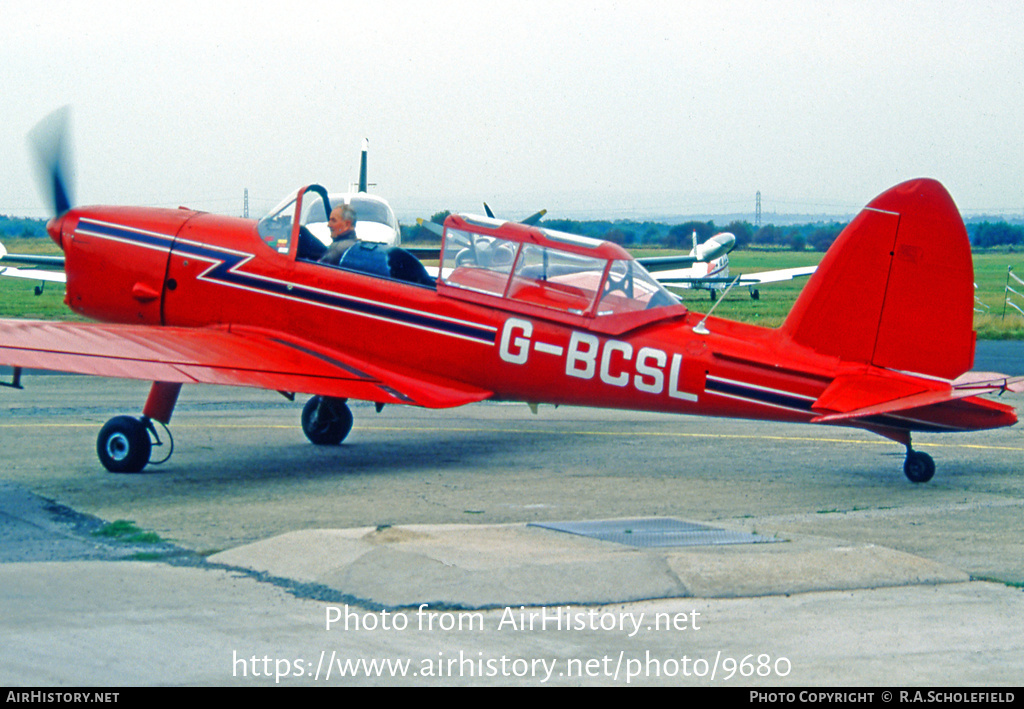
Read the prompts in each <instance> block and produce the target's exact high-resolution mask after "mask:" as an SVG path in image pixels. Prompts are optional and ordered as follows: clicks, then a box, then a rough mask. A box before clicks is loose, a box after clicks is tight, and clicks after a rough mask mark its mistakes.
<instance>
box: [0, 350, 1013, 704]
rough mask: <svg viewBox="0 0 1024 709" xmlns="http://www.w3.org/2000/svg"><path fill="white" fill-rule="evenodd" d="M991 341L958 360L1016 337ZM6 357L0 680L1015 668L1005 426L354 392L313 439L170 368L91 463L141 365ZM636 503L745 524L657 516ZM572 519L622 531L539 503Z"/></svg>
mask: <svg viewBox="0 0 1024 709" xmlns="http://www.w3.org/2000/svg"><path fill="white" fill-rule="evenodd" d="M1014 344H1016V343H1014ZM993 350H998V352H996V353H995V354H989V353H985V354H984V356H983V355H982V353H979V357H978V361H977V362H976V366H975V369H978V370H982V369H984V370H991V371H996V370H1002V371H1004V372H1006V373H1015V372H1014V371H1012V368H1013V367H1017V368H1019V367H1020V364H1018V363H1020V362H1024V358H1021V357H1020V356H1019V354H1021V349H1020V347H1019V345H1017V349H1016V350H1015V349H1014V348H1013V347H1012V346H1011V347H1003V346H1000V347H999V348H993ZM989 356H991V357H996V358H1002V359H1001V361H999V360H994V365H993V366H990V365H989V363H988V362H987V361H986V357H989ZM1000 365H1001V366H1000ZM23 384H24V385H25V387H26V388H25V390H24V391H14V390H6V389H5V390H0V465H2V470H3V474H2V475H0V477H2V478H3V482H0V539H2V540H3V541H2V543H0V607H2V608H3V610H4V613H3V616H2V618H0V634H2V637H3V638H4V642H3V643H2V644H0V683H3V684H6V685H9V686H38V685H45V686H72V685H88V686H134V685H239V686H250V685H264V684H267V685H274V684H278V685H324V686H349V685H400V684H405V685H409V684H414V685H476V684H490V685H516V684H521V685H543V684H557V685H624V684H626V683H629V684H645V685H655V684H656V685H693V686H782V685H790V686H794V685H799V686H836V685H850V686H876V687H882V686H926V685H928V686H959V685H972V686H1014V685H1018V684H1019V682H1020V677H1021V673H1022V671H1024V637H1022V635H1021V633H1020V618H1022V617H1024V592H1022V586H1024V545H1022V544H1021V541H1020V540H1021V539H1022V536H1024V515H1022V507H1024V479H1022V476H1021V475H1020V471H1021V465H1020V461H1021V456H1022V453H1024V439H1022V436H1021V431H1022V429H1020V427H1019V426H1018V427H1014V428H1012V429H1004V430H1000V431H988V432H979V433H972V434H953V435H949V436H942V435H917V436H915V440H914V444H915V448H917V449H920V450H923V451H926V452H928V453H930V454H931V455H932V456H933V457H934V458H935V460H936V464H937V472H936V476H935V478H934V479H933V480H932V481H931V482H930V483H928V484H925V485H914V484H912V483H910V482H908V481H907V480H906V479H905V478H904V476H903V474H902V463H903V449H902V448H901V447H900V446H897V445H895V444H893V443H891V442H888V441H886V440H884V439H882V438H879V437H876V436H873V435H872V434H869V433H866V432H862V431H857V430H848V429H843V428H828V427H814V426H791V425H783V424H762V423H757V422H747V421H732V420H715V419H706V418H683V417H673V416H663V415H653V414H638V413H633V412H617V411H606V410H584V409H573V408H559V409H554V408H552V407H541V409H540V411H539V413H538V414H537V415H533V414H532V413H531V412H530V411H529V409H528V408H527V407H526V406H523V405H516V406H513V405H502V404H493V403H490V404H480V405H474V406H468V407H464V408H462V409H456V410H451V411H426V410H421V409H412V408H405V407H388V408H385V409H384V411H383V412H381V413H380V414H377V413H376V412H374V410H373V407H372V406H371V405H356V406H354V407H353V410H354V413H355V417H356V424H355V428H354V430H353V432H352V434H351V435H350V437H349V439H348V440H347V441H346V443H345V444H344V445H343V446H340V447H334V448H320V447H314V446H311V445H309V444H308V443H306V442H305V438H304V437H303V435H302V432H301V430H300V429H299V426H298V415H299V410H300V408H301V402H294V403H292V402H288V401H286V400H285V399H283V398H280V397H276V395H274V394H272V393H268V392H261V391H256V390H241V389H227V388H216V387H192V388H185V389H184V390H183V392H182V397H181V400H180V402H179V404H178V407H177V409H176V411H175V414H174V420H173V421H172V423H171V431H172V433H173V435H174V437H175V445H176V449H175V451H174V454H173V456H172V457H171V458H170V460H169V461H168V462H167V463H166V464H164V465H161V466H155V467H152V468H150V469H148V470H150V472H147V473H145V474H141V475H112V474H109V473H106V472H105V471H103V469H102V467H101V466H100V464H99V462H98V461H97V460H96V455H95V437H96V434H97V433H98V431H99V428H100V426H102V424H103V422H104V421H106V420H107V419H108V418H109V417H111V416H113V415H116V414H121V413H137V411H138V410H139V409H140V408H141V406H142V403H143V402H144V400H145V396H146V393H147V390H148V387H147V385H146V384H145V383H137V382H122V381H109V380H101V379H91V378H83V377H73V376H50V375H43V376H34V375H26V376H25V377H24V379H23ZM275 397H276V398H275ZM1005 400H1007V401H1010V402H1011V403H1014V404H1015V405H1017V406H1018V410H1021V409H1022V408H1024V397H1020V396H1014V395H1007V397H1006V398H1005ZM1022 413H1024V412H1022ZM155 457H156V456H155ZM649 520H657V521H658V522H659V523H665V522H671V521H672V520H678V521H679V522H680V523H696V524H699V525H703V526H705V527H710V528H712V529H713V530H719V532H717V534H719V538H726V539H732V540H733V541H735V540H736V539H739V538H741V537H742V535H755V539H754V541H756V542H757V543H729V544H724V543H723V544H715V543H707V542H708V539H707V538H706V537H702V538H701V539H700V541H702V542H703V543H701V544H699V545H697V546H679V545H678V544H679V539H677V538H674V539H668V540H667V541H668V543H669V544H671V545H670V546H659V544H661V543H662V542H665V541H666V540H665V539H664V538H661V539H660V540H659V537H658V534H660V533H661V532H655V533H652V534H648V529H649V527H648V524H649V522H648V521H649ZM128 521H131V524H129V523H128ZM582 521H588V522H589V521H604V522H606V526H610V527H611V528H613V529H614V530H615V531H616V532H617V533H618V534H619V536H618V537H616V539H618V540H619V541H605V540H602V539H597V538H593V537H588V536H581V535H578V534H569V533H566V532H563V531H557V530H556V529H552V528H549V527H546V526H537V525H546V524H548V523H552V522H582ZM110 523H116V524H110ZM686 529H690V528H686ZM140 530H141V531H144V532H149V533H155V534H156V535H159V541H154V540H153V538H152V535H150V536H149V537H147V536H144V535H139V534H137V532H139V531H140ZM698 533H703V532H702V531H701V532H698ZM686 534H690V532H689V531H686V532H685V533H684V536H685V535H686ZM645 535H646V536H645ZM721 535H724V537H723V536H721ZM641 537H642V539H641Z"/></svg>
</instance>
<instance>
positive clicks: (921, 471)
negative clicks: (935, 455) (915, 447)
mask: <svg viewBox="0 0 1024 709" xmlns="http://www.w3.org/2000/svg"><path fill="white" fill-rule="evenodd" d="M903 474H904V475H906V476H907V479H908V480H910V482H912V483H926V482H928V481H929V480H931V479H932V476H933V475H935V461H934V460H932V457H931V456H930V455H928V454H927V453H918V452H917V451H909V452H908V453H907V460H906V461H905V462H904V463H903Z"/></svg>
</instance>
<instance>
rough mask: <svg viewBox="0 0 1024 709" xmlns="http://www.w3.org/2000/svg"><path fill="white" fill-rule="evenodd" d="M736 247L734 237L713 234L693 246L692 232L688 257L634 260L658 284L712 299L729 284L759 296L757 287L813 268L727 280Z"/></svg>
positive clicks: (808, 273)
mask: <svg viewBox="0 0 1024 709" xmlns="http://www.w3.org/2000/svg"><path fill="white" fill-rule="evenodd" d="M735 247H736V237H735V236H733V235H732V234H730V233H729V232H722V233H720V234H715V235H714V236H712V237H711V238H710V239H708V240H707V241H705V242H704V243H703V244H698V243H697V232H693V248H692V249H691V250H690V254H689V255H688V256H655V257H651V258H641V259H637V261H639V262H640V263H642V264H643V266H644V268H646V269H647V270H648V271H649V272H650V273H651V275H652V276H654V277H655V278H656V279H657V280H658V282H659V283H662V284H664V285H669V286H676V287H678V288H698V289H704V290H707V291H708V292H709V293H710V294H711V298H712V300H714V299H715V297H716V296H717V294H718V292H719V291H722V290H725V289H727V288H729V287H731V286H733V285H739V286H746V287H747V288H749V289H750V297H751V298H753V299H754V300H757V299H758V298H760V297H761V294H760V292H759V291H758V289H757V286H759V285H762V284H765V283H777V282H779V281H789V280H792V279H794V278H802V277H805V276H810V275H811V274H812V273H814V271H815V269H817V266H801V267H799V268H784V269H780V270H777V271H761V272H759V273H748V274H745V275H741V276H737V277H735V278H730V277H729V252H730V251H732V250H733V249H734V248H735Z"/></svg>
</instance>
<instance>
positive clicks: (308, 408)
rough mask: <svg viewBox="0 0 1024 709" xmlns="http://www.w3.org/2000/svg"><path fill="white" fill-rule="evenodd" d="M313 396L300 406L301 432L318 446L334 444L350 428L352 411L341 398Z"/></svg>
mask: <svg viewBox="0 0 1024 709" xmlns="http://www.w3.org/2000/svg"><path fill="white" fill-rule="evenodd" d="M321 398H322V397H319V396H314V397H313V398H312V399H310V400H309V401H307V402H306V405H305V406H303V407H302V432H303V433H305V434H306V438H308V439H309V440H310V442H311V443H315V444H316V445H318V446H336V445H338V444H340V443H341V442H342V441H344V440H345V437H346V436H348V433H349V431H351V430H352V411H351V409H349V408H348V405H347V404H346V403H345V402H344V401H342V400H341V399H331V398H326V399H323V404H322V405H321Z"/></svg>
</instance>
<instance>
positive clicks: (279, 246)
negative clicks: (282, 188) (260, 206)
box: [256, 191, 319, 254]
mask: <svg viewBox="0 0 1024 709" xmlns="http://www.w3.org/2000/svg"><path fill="white" fill-rule="evenodd" d="M296 199H298V191H296V192H293V193H292V194H290V195H289V196H288V197H286V198H285V199H284V201H283V202H281V204H279V205H277V206H276V207H274V208H273V209H271V210H270V212H269V213H268V214H267V216H265V217H263V218H262V219H260V221H259V223H258V224H257V225H256V231H257V232H258V233H259V235H260V238H261V239H263V241H264V243H266V245H267V246H269V247H270V248H272V249H274V250H275V251H277V252H279V253H282V254H286V253H288V244H289V241H290V240H291V236H292V220H293V219H294V218H295V200H296ZM317 201H319V200H317Z"/></svg>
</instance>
